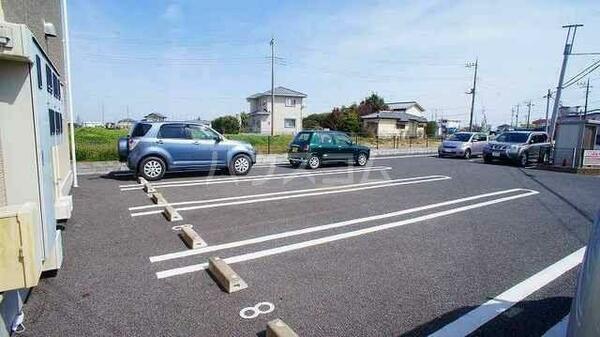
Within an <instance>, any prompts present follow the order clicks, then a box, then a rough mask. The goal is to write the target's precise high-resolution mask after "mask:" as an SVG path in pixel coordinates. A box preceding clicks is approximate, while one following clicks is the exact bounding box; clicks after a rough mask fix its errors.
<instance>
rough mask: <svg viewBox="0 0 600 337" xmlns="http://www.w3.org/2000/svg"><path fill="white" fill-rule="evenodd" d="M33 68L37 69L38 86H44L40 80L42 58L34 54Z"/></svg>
mask: <svg viewBox="0 0 600 337" xmlns="http://www.w3.org/2000/svg"><path fill="white" fill-rule="evenodd" d="M35 70H36V71H37V81H38V88H40V89H42V88H43V87H44V81H43V80H42V60H41V59H40V56H39V55H35Z"/></svg>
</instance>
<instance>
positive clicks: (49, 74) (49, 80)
mask: <svg viewBox="0 0 600 337" xmlns="http://www.w3.org/2000/svg"><path fill="white" fill-rule="evenodd" d="M46 88H47V89H48V92H49V93H52V69H50V66H49V65H47V64H46Z"/></svg>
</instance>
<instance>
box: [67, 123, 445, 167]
mask: <svg viewBox="0 0 600 337" xmlns="http://www.w3.org/2000/svg"><path fill="white" fill-rule="evenodd" d="M127 133H128V130H124V129H105V128H77V129H75V146H76V152H77V160H80V161H104V160H119V155H118V153H117V141H118V140H119V138H120V137H124V136H127ZM226 137H227V138H228V139H233V140H240V141H244V142H247V143H250V144H252V146H254V148H255V149H256V150H257V151H258V153H260V154H266V153H268V147H269V145H268V144H269V137H268V136H266V135H259V134H251V133H240V134H229V135H226ZM292 139H293V137H292V135H279V136H273V137H272V138H271V153H285V152H287V149H288V146H289V144H290V142H291V141H292ZM352 139H353V140H356V138H355V137H352ZM358 143H359V144H362V145H366V146H369V147H371V148H375V147H376V146H377V145H376V144H377V140H376V139H375V138H373V137H358ZM438 144H439V140H437V139H396V140H393V139H392V138H381V139H379V148H380V149H383V148H411V147H424V146H428V147H435V146H437V145H438Z"/></svg>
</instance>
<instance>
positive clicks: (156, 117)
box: [143, 112, 167, 122]
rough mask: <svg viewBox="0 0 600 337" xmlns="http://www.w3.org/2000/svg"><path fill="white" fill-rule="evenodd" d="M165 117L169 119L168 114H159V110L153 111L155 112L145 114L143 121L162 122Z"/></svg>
mask: <svg viewBox="0 0 600 337" xmlns="http://www.w3.org/2000/svg"><path fill="white" fill-rule="evenodd" d="M165 119H167V117H166V116H164V115H162V114H159V113H158V112H153V113H149V114H147V115H146V116H144V119H143V121H147V122H162V121H164V120H165Z"/></svg>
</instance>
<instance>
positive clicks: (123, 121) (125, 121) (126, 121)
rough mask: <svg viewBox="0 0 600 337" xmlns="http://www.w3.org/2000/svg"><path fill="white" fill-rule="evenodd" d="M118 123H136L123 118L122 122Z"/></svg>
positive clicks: (133, 120)
mask: <svg viewBox="0 0 600 337" xmlns="http://www.w3.org/2000/svg"><path fill="white" fill-rule="evenodd" d="M117 123H135V119H131V118H123V119H121V120H120V121H118V122H117Z"/></svg>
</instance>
